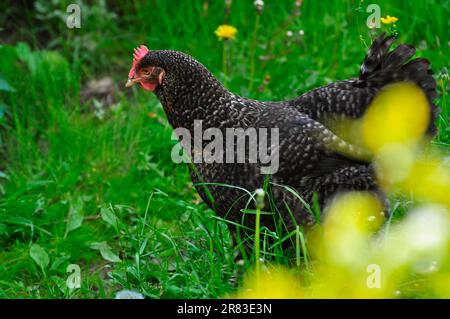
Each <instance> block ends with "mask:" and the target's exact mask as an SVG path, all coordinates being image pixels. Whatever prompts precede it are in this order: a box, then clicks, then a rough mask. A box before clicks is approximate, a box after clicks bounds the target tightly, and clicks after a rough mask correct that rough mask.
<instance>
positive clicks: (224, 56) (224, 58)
mask: <svg viewBox="0 0 450 319" xmlns="http://www.w3.org/2000/svg"><path fill="white" fill-rule="evenodd" d="M227 60H228V59H227V40H223V47H222V72H223V85H224V86H225V87H227V80H228V74H227V73H228V72H227V62H228V61H227Z"/></svg>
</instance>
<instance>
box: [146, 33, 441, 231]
mask: <svg viewBox="0 0 450 319" xmlns="http://www.w3.org/2000/svg"><path fill="white" fill-rule="evenodd" d="M393 40H394V39H393V37H384V35H381V36H380V37H379V38H377V39H376V40H375V41H374V43H373V44H372V46H371V48H370V49H369V51H368V53H367V55H366V58H365V60H364V62H363V64H362V66H361V70H360V75H359V78H357V79H351V80H346V81H339V82H335V83H332V84H330V85H327V86H324V87H321V88H318V89H315V90H312V91H310V92H307V93H305V94H303V95H301V96H300V97H298V98H296V99H293V100H290V101H284V102H261V101H256V100H251V99H247V98H244V97H240V96H238V95H236V94H234V93H231V92H229V91H228V90H227V89H226V88H224V87H223V85H222V84H221V83H220V82H219V81H218V80H217V79H216V78H215V77H214V76H213V75H212V74H211V73H210V72H209V71H208V70H207V69H206V68H205V67H204V66H203V65H201V64H200V63H199V62H197V61H196V60H195V59H193V58H192V57H190V56H188V55H186V54H184V53H181V52H176V51H166V50H162V51H150V52H149V53H148V54H147V55H146V56H145V57H144V58H143V59H142V60H141V61H140V62H139V64H138V65H137V68H138V69H139V68H143V67H146V66H153V67H159V68H162V69H163V70H164V71H165V77H164V81H163V82H162V83H161V84H160V85H158V86H157V87H156V90H155V93H156V95H157V97H158V98H159V100H160V101H161V103H162V105H163V107H164V110H165V112H166V114H167V118H168V120H169V122H170V124H171V125H172V127H173V128H179V127H184V128H187V129H189V130H190V131H191V132H192V133H191V134H192V135H193V129H194V120H202V121H203V130H205V129H207V128H212V127H215V128H219V129H221V130H223V131H225V128H244V129H246V128H274V127H277V128H279V136H280V137H279V138H280V144H279V154H280V165H279V170H278V172H277V173H276V174H274V175H271V178H270V181H271V182H272V189H271V191H272V195H273V197H274V201H273V203H275V204H274V205H275V207H276V209H277V210H278V211H279V212H280V214H281V216H282V217H283V219H284V222H285V223H286V225H287V227H288V228H290V227H292V225H293V224H294V221H293V220H292V218H291V215H290V214H289V211H288V209H287V208H286V205H287V206H289V208H290V210H291V211H292V212H293V215H294V217H295V219H296V221H295V222H296V223H299V224H303V225H309V224H311V223H313V216H310V215H309V214H308V213H307V210H305V209H304V206H303V204H302V203H301V202H300V201H299V200H298V199H297V198H296V197H295V196H294V195H292V193H290V192H288V191H286V189H285V188H284V187H281V186H276V185H277V184H279V185H287V186H289V187H291V188H293V189H295V190H296V191H297V193H298V194H299V195H300V196H302V198H303V199H304V200H305V201H306V202H309V203H311V202H312V198H313V193H314V192H315V193H317V195H318V200H319V203H320V204H321V205H322V206H323V205H325V204H326V202H327V200H329V199H330V198H332V196H333V195H335V194H336V193H338V192H342V191H348V190H370V191H374V192H377V193H379V194H380V192H379V190H378V186H377V182H376V180H375V177H374V173H373V170H372V167H371V164H370V158H369V157H368V156H367V154H366V153H365V150H363V149H360V148H359V147H358V146H356V145H352V144H350V143H348V142H346V141H344V140H342V139H341V138H340V137H338V136H337V135H335V133H333V132H332V130H331V129H330V128H327V126H326V119H327V118H329V117H334V116H339V115H344V116H346V117H350V118H359V117H361V116H362V115H363V114H364V111H365V109H366V107H367V106H368V105H369V103H370V102H371V100H372V99H373V97H374V96H375V94H376V93H377V92H378V91H379V90H380V89H381V88H382V87H383V86H385V85H386V84H389V83H392V82H396V81H413V82H415V83H417V84H418V85H420V86H421V87H422V88H423V90H424V91H425V92H426V94H427V97H428V99H429V102H430V112H431V114H432V117H431V118H432V120H431V121H430V126H429V130H428V132H429V133H430V134H434V132H435V130H436V129H435V126H434V124H433V122H434V119H435V118H436V116H437V108H436V107H435V106H434V105H433V103H432V102H433V99H434V98H435V96H436V83H435V80H434V79H433V77H432V76H431V72H430V70H429V63H428V61H427V60H425V59H415V60H412V61H410V62H407V61H408V60H409V59H410V57H412V56H413V55H414V52H415V50H414V48H413V47H411V46H407V45H399V46H398V47H397V48H396V49H395V50H393V51H390V52H389V47H390V46H391V44H392V42H393ZM224 135H225V133H224ZM205 143H206V142H205ZM194 166H195V167H191V176H192V180H193V182H194V183H196V184H197V183H199V182H204V183H220V184H229V185H233V186H237V187H239V188H244V189H247V190H248V191H251V192H252V191H254V190H255V189H257V188H260V187H262V186H263V183H264V178H265V176H264V175H262V174H261V173H260V167H261V164H260V163H256V164H252V163H248V162H246V163H243V164H239V163H237V164H226V163H211V164H206V163H198V164H194ZM196 187H197V190H198V192H199V194H200V195H201V197H202V199H203V200H204V201H205V202H206V203H207V204H208V205H209V206H210V207H211V208H212V209H214V210H215V211H216V213H217V214H218V215H220V216H222V217H224V218H227V219H229V220H232V221H234V222H244V223H247V224H249V226H250V227H253V224H252V223H253V219H252V215H249V214H245V215H244V214H243V213H242V211H241V210H242V209H243V208H244V206H245V204H246V203H247V201H248V196H246V195H247V194H246V192H245V191H242V190H240V189H238V188H232V187H225V186H219V185H209V186H208V189H209V191H210V193H211V194H212V195H213V197H214V201H211V200H210V198H209V196H208V194H207V192H205V186H203V185H197V186H196ZM269 204H271V203H269V202H268V203H267V205H269ZM273 208H274V207H273ZM266 210H267V209H266ZM263 223H265V224H266V225H267V226H270V225H271V224H272V223H273V217H272V216H265V217H264V220H263Z"/></svg>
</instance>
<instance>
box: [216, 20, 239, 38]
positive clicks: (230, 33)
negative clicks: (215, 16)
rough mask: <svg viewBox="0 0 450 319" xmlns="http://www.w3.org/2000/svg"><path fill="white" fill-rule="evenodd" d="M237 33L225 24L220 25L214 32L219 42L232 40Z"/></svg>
mask: <svg viewBox="0 0 450 319" xmlns="http://www.w3.org/2000/svg"><path fill="white" fill-rule="evenodd" d="M237 32H238V30H237V29H236V28H235V27H233V26H231V25H227V24H222V25H220V26H219V27H218V28H217V29H216V31H214V33H215V34H216V35H217V37H218V38H219V39H220V40H230V39H231V40H232V39H234V38H235V37H236V33H237Z"/></svg>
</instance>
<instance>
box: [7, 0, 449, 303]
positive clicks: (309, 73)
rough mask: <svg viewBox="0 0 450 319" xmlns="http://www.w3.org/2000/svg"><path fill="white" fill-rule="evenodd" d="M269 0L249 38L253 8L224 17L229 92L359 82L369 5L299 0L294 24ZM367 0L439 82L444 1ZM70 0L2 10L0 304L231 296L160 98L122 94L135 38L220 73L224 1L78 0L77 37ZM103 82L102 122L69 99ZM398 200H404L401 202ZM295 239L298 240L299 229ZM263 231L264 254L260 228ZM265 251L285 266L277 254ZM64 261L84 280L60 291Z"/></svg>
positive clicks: (208, 217)
mask: <svg viewBox="0 0 450 319" xmlns="http://www.w3.org/2000/svg"><path fill="white" fill-rule="evenodd" d="M265 2H266V6H265V8H264V11H263V13H262V15H261V17H260V21H259V27H258V28H257V31H256V33H255V22H256V19H257V18H256V13H255V10H254V8H253V5H252V1H234V2H233V5H232V8H231V12H230V15H229V16H228V23H229V24H232V25H234V26H235V27H236V28H237V29H238V30H239V32H238V36H237V38H236V40H234V41H232V42H231V43H229V47H228V49H229V51H228V58H229V64H228V70H227V75H228V77H229V78H228V81H227V84H228V86H229V88H230V89H231V90H232V91H234V92H236V93H238V94H242V95H244V96H249V97H253V98H257V99H287V98H292V97H294V96H296V95H298V94H300V93H301V92H304V91H306V90H308V89H311V88H313V87H316V86H319V85H323V84H326V83H328V82H331V81H334V80H339V79H345V78H349V77H354V76H356V75H357V72H358V70H359V64H360V62H361V61H362V59H363V57H364V54H365V51H366V49H367V45H369V44H370V41H371V40H370V36H369V32H368V30H367V28H366V27H365V21H366V18H367V15H368V14H367V13H366V12H365V7H366V5H367V4H368V3H366V1H364V2H363V3H361V2H360V1H333V2H330V4H328V5H327V6H323V4H322V3H321V2H320V1H308V0H306V1H305V3H304V4H303V5H302V7H301V15H300V16H299V17H296V16H294V15H293V14H292V12H293V9H294V1H269V0H267V1H265ZM39 3H41V2H39ZM42 3H46V2H43V1H42ZM378 3H379V4H380V6H381V9H382V15H383V16H384V15H386V14H389V15H395V16H397V17H399V21H398V23H397V29H398V32H399V38H400V41H401V42H407V43H412V44H414V45H416V46H419V47H420V48H419V50H418V54H417V56H424V57H427V58H429V59H430V60H431V61H432V69H433V70H434V72H435V74H436V77H437V78H440V73H441V72H442V71H443V69H444V68H447V69H448V68H449V64H448V56H449V53H450V52H449V43H448V40H449V39H448V27H449V25H448V19H447V17H448V9H449V3H450V2H449V1H408V2H407V1H402V2H399V1H379V2H378ZM66 4H67V3H65V2H64V1H61V3H59V4H57V5H55V8H47V9H45V10H44V9H41V11H42V10H43V11H42V12H44V13H47V15H43V14H40V12H41V11H39V10H35V9H33V8H22V9H21V8H18V9H15V8H8V9H5V10H4V11H5V12H6V13H5V14H4V16H1V17H0V21H2V23H4V25H5V27H6V29H5V30H4V31H3V33H5V34H7V35H8V36H5V39H7V42H8V43H5V42H4V41H2V42H3V45H2V47H1V48H0V78H1V79H4V80H5V81H6V82H7V83H8V84H9V85H10V86H11V87H12V88H14V91H10V90H9V91H8V90H6V91H4V90H2V91H0V102H1V103H0V298H28V297H31V298H69V297H70V298H106V297H113V296H114V294H115V292H116V291H118V290H121V289H124V288H126V289H134V290H138V291H140V292H142V293H143V294H144V295H146V296H148V297H154V298H205V297H210V298H218V297H221V296H224V295H226V294H227V293H230V292H232V291H233V289H234V288H233V287H234V285H233V282H234V281H235V278H236V277H237V278H238V280H240V274H241V273H242V271H243V269H242V268H244V269H247V268H248V267H250V266H251V265H252V263H253V261H252V260H253V259H252V258H251V257H249V258H248V259H246V263H245V265H244V266H243V267H242V266H241V265H238V264H237V263H236V262H235V258H234V249H233V247H232V244H231V240H230V235H229V232H228V229H227V223H226V222H224V221H223V220H220V219H219V218H216V216H215V214H214V213H213V212H212V211H210V210H209V209H207V208H206V206H205V205H204V204H203V203H198V197H197V195H196V193H195V191H194V189H193V185H192V183H191V182H190V178H189V175H188V172H187V167H185V166H184V165H177V164H174V163H173V162H172V161H171V159H170V152H171V148H172V146H173V145H174V143H175V142H174V141H171V138H170V137H171V128H170V127H169V125H168V124H167V123H166V120H165V117H164V113H163V111H162V108H161V106H160V105H159V103H158V101H157V99H156V98H155V97H154V96H153V95H151V94H148V93H147V92H144V91H143V90H139V89H133V91H132V94H131V96H128V95H125V91H124V89H123V83H124V82H125V80H126V76H127V74H128V69H129V67H130V66H131V52H132V48H133V47H135V46H137V45H139V44H143V43H145V44H147V45H148V47H149V48H150V49H175V50H181V51H184V52H187V53H189V54H191V55H192V56H194V57H195V58H197V59H198V60H199V61H201V62H202V63H203V64H204V65H206V66H207V67H208V68H209V69H210V70H211V71H212V72H213V73H214V74H215V75H216V76H217V77H218V78H219V79H220V80H222V81H223V80H224V78H223V74H222V73H221V72H222V43H221V42H219V41H218V40H217V39H216V37H215V35H214V30H215V28H216V27H217V26H218V25H220V24H222V23H223V22H224V14H223V12H224V5H223V1H180V3H178V4H176V5H174V4H173V3H172V2H170V1H149V2H140V1H135V2H127V3H126V4H125V3H123V4H121V5H115V6H113V5H107V6H103V5H95V6H88V5H87V4H84V5H82V12H83V14H84V16H83V17H84V18H83V20H82V28H81V29H80V30H69V29H67V28H66V27H65V23H63V22H62V20H61V19H60V18H58V17H57V16H55V15H52V14H50V13H52V12H55V9H57V8H59V9H60V10H61V11H62V12H63V13H64V12H65V7H66ZM205 4H207V5H205ZM46 5H48V4H46ZM359 7H361V8H359ZM21 10H22V11H23V12H22V11H21ZM42 12H41V13H42ZM22 15H23V16H22ZM12 27H14V28H12ZM12 29H13V30H14V32H11V31H10V30H12ZM300 29H302V30H304V32H305V35H304V36H303V37H300V36H297V34H298V31H299V30H300ZM288 30H291V31H293V33H294V36H293V37H291V38H288V37H286V32H287V31H288ZM255 34H256V38H254V35H255ZM254 43H256V44H254ZM251 52H255V57H256V63H254V66H255V69H254V72H253V71H251V65H252V56H251V54H250V53H251ZM260 57H262V59H260ZM106 75H107V76H111V77H113V78H114V80H115V81H116V82H117V92H116V99H117V100H116V102H115V103H114V105H113V106H112V107H110V108H107V109H106V111H105V116H104V118H99V117H98V116H95V114H94V112H92V103H91V102H89V103H85V104H80V99H79V92H80V87H83V86H84V84H85V83H86V82H87V81H89V80H90V79H92V78H99V77H100V76H106ZM266 76H270V81H268V83H264V79H265V78H266ZM252 87H253V90H251V91H250V92H249V91H248V89H249V88H252ZM447 91H448V88H447V82H446V81H444V82H443V84H441V85H440V86H439V98H438V100H437V103H438V104H439V105H440V106H441V108H442V113H441V116H440V118H439V120H438V125H439V129H440V133H439V135H438V136H437V137H436V139H435V143H436V144H439V145H441V146H442V147H443V148H444V149H446V150H447V151H448V146H449V143H450V138H449V134H450V132H449V129H448V115H449V107H448V102H447V101H446V97H445V94H446V92H447ZM447 99H448V97H447ZM148 112H154V113H156V115H157V116H156V118H153V117H149V116H147V114H148ZM251 191H253V190H251ZM405 205H407V203H405V202H404V201H400V202H399V207H400V208H399V209H398V211H399V212H402V211H404V208H403V207H404V206H405ZM291 236H292V240H293V241H294V242H298V243H300V242H301V243H303V237H302V236H303V234H302V233H301V232H300V230H299V231H297V232H295V233H293V234H291ZM261 237H262V239H263V242H262V245H261V250H262V253H264V251H267V250H268V247H267V245H266V243H269V242H270V239H267V240H266V237H270V234H268V230H267V229H261ZM101 242H106V243H107V244H108V246H109V247H110V250H109V251H108V249H106V251H103V253H104V254H103V256H102V254H101V253H100V251H99V250H98V249H93V248H92V246H94V247H95V245H96V243H97V246H98V243H101ZM33 244H38V245H39V246H40V247H42V248H43V249H44V250H45V253H46V254H47V255H48V257H49V262H48V264H47V263H46V262H45V260H44V266H43V267H42V268H41V267H39V265H38V263H36V262H35V261H34V260H33V259H32V258H31V257H30V253H29V252H30V247H32V245H33ZM102 247H105V245H103V246H102ZM273 251H275V250H273ZM258 254H259V252H258ZM296 255H297V258H296V260H297V262H298V263H300V257H299V256H300V254H299V252H297V254H296ZM105 256H106V257H105ZM265 256H266V258H272V259H275V260H277V261H278V262H281V263H286V264H288V263H291V261H289V260H288V258H287V257H285V256H284V255H283V252H282V251H280V250H279V249H278V250H276V255H275V256H269V255H265ZM302 258H303V257H302ZM44 259H45V258H44ZM108 259H109V260H108ZM119 259H120V261H118V260H119ZM111 260H115V262H112V261H111ZM303 261H304V260H303V259H302V260H301V262H302V263H303ZM293 263H296V261H295V260H294V261H293ZM69 264H78V265H79V266H80V268H81V275H82V277H81V278H82V285H81V289H75V290H73V291H70V290H69V289H68V288H67V287H66V284H65V282H66V279H67V277H68V276H69V275H70V274H69V273H67V272H66V268H67V266H68V265H69Z"/></svg>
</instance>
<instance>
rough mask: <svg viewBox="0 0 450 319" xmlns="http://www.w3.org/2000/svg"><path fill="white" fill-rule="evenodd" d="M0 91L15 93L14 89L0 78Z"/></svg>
mask: <svg viewBox="0 0 450 319" xmlns="http://www.w3.org/2000/svg"><path fill="white" fill-rule="evenodd" d="M0 91H6V92H16V89H14V88H13V87H12V86H11V85H9V84H8V82H6V81H5V79H3V78H2V77H1V76H0Z"/></svg>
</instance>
